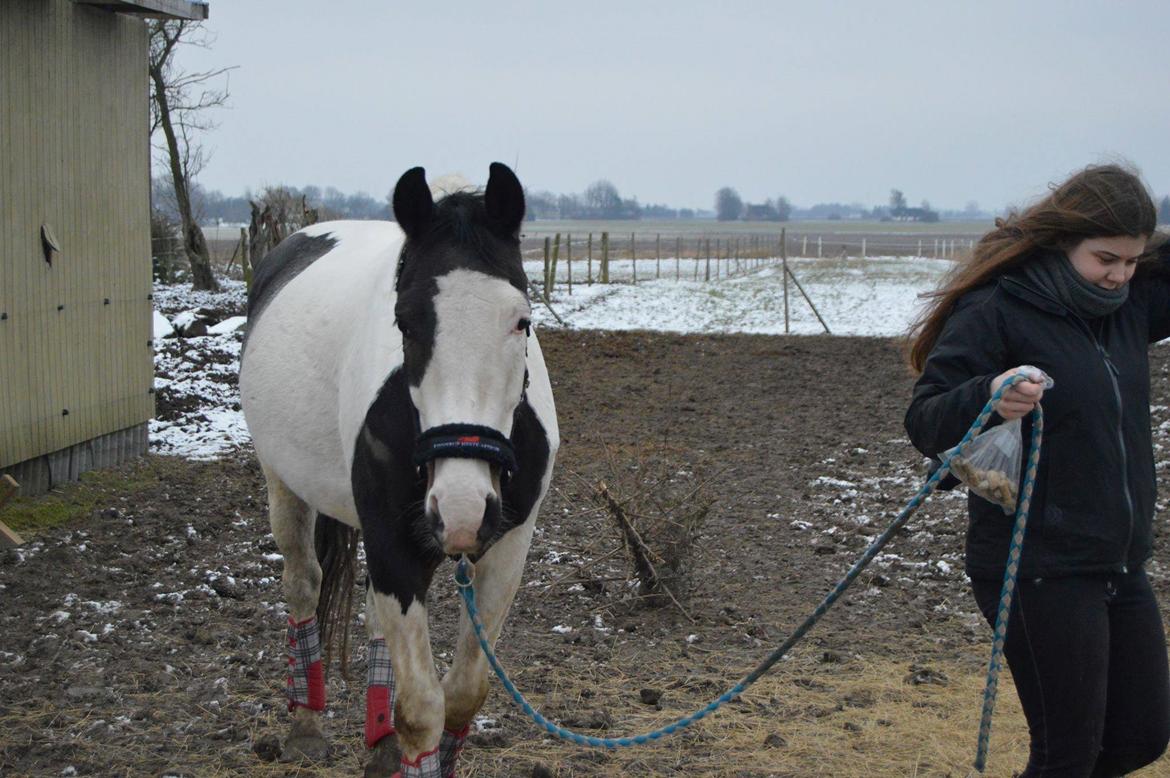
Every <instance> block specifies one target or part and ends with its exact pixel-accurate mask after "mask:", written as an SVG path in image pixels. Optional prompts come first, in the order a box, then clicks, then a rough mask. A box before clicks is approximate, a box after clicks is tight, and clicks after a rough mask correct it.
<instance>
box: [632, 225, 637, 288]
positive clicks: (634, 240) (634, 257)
mask: <svg viewBox="0 0 1170 778" xmlns="http://www.w3.org/2000/svg"><path fill="white" fill-rule="evenodd" d="M630 272H631V273H633V277H634V285H635V286H636V285H637V284H638V240H637V238H635V237H634V233H632V232H631V233H630Z"/></svg>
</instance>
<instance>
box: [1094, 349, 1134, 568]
mask: <svg viewBox="0 0 1170 778" xmlns="http://www.w3.org/2000/svg"><path fill="white" fill-rule="evenodd" d="M1093 340H1094V341H1095V342H1096V345H1097V351H1098V352H1100V354H1101V359H1103V360H1105V367H1106V368H1107V369H1108V371H1109V380H1110V381H1112V382H1113V397H1114V399H1116V400H1117V442H1118V443H1120V444H1121V478H1122V486H1123V487H1124V488H1123V489H1122V492H1123V493H1124V494H1125V506H1126V509H1127V510H1128V513H1129V533H1128V534H1127V535H1126V538H1125V559H1124V560H1123V561H1122V563H1121V572H1122V573H1128V572H1129V562H1128V560H1129V547H1130V546H1131V545H1132V544H1133V497H1132V496H1131V495H1130V492H1129V456H1128V455H1127V454H1126V453H1125V430H1123V429H1122V423H1123V422H1124V420H1125V412H1124V408H1123V407H1122V403H1121V385H1120V384H1118V382H1117V378H1118V376H1119V375H1120V374H1121V373H1120V371H1119V370H1118V369H1117V366H1116V365H1114V364H1113V360H1111V359H1110V358H1109V352H1108V351H1106V350H1105V349H1104V347H1103V346H1102V345H1101V343H1100V341H1097V339H1096V337H1094V338H1093Z"/></svg>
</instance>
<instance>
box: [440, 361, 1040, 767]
mask: <svg viewBox="0 0 1170 778" xmlns="http://www.w3.org/2000/svg"><path fill="white" fill-rule="evenodd" d="M1022 380H1025V378H1024V377H1023V376H1010V377H1009V378H1008V379H1007V380H1005V381H1004V383H1003V385H1002V386H1000V388H999V389H998V390H997V391H996V392H995V393H993V394H992V396H991V398H990V399H989V400H988V401H987V404H986V405H985V406H984V407H983V410H982V411H981V412H980V414H979V416H978V418H976V419H975V422H974V423H973V424H972V425H971V428H970V429H969V430H967V434H966V435H964V436H963V439H962V440H961V441H959V444H958V445H957V446H956V447H954V448H953V449H951V453H950V454H949V455H947V456H945V457H944V458H943V460H942V464H941V466H940V467H939V468H938V469H937V470H935V471H934V473H932V474H931V476H930V477H929V478H928V479H927V480H926V483H925V484H923V485H922V487H921V488H920V489H919V490H918V492H917V494H915V495H914V497H913V498H912V499H911V500H910V502H909V503H907V505H906V507H905V508H903V509H902V512H901V513H899V514H898V516H897V517H896V518H895V519H894V520H893V522H891V523H890V526H889V527H887V528H886V530H885V531H884V532H882V534H880V535H879V536H878V537H877V538H875V539H874V540H873V542H871V543H870V544H869V546H868V547H867V548H866V550H865V553H863V554H862V555H861V558H860V559H858V560H857V561H856V562H855V563H854V564H853V566H852V567H851V568H849V572H847V573H846V574H845V577H844V578H842V579H841V580H840V581H838V582H837V585H836V586H834V587H833V590H832V591H831V592H829V594H828V595H826V596H825V598H824V599H823V600H822V601H821V602H820V604H819V605H817V607H816V609H815V610H813V612H812V614H810V615H809V616H808V618H806V619H805V620H804V622H803V623H801V625H800V626H799V627H797V628H796V629H795V630H794V631H793V632H792V634H791V635H789V636H788V638H787V639H786V640H785V641H784V642H783V643H782V644H781V645H780V646H779V647H778V648H776V650H774V651H773V652H772V653H771V654H769V655H768V656H767V657H766V658H765V659H764V661H762V662H760V664H759V665H757V666H756V668H755V669H754V670H752V671H751V672H750V673H748V674H747V675H746V676H744V677H743V679H742V680H741V681H740V682H739V683H737V684H736V685H735V686H733V687H731V688H730V689H728V690H727V691H726V692H724V693H723V694H722V695H720V696H719V697H718V698H717V699H715V700H714V701H712V702H711V703H709V704H707V705H706V706H704V707H703V708H700V709H699V710H697V711H695V712H694V713H691V714H690V715H687V716H684V717H682V718H680V719H678V720H677V721H675V722H674V723H672V724H668V725H666V726H664V727H661V728H659V729H656V730H654V731H653V732H647V733H644V734H640V735H634V736H632V737H618V738H601V737H593V736H589V735H581V734H579V733H576V732H573V731H571V730H568V729H565V728H564V727H561V726H559V725H557V724H554V723H553V722H551V721H549V720H548V719H546V718H545V717H544V716H542V715H541V714H540V712H539V711H537V710H536V709H535V708H533V707H532V705H531V704H530V703H529V702H528V700H526V699H525V698H524V695H523V694H521V693H520V691H519V690H517V689H516V686H515V684H513V683H512V681H511V679H510V678H508V674H507V673H506V672H505V671H504V668H503V667H502V666H501V665H500V661H499V659H497V658H496V655H495V652H493V651H492V648H491V646H490V645H489V644H488V641H487V636H486V634H485V630H484V627H483V624H482V623H481V622H480V618H479V610H478V608H477V607H476V604H475V586H474V583H473V581H472V570H473V569H474V568H473V566H472V565H471V563H470V562H469V561H468V560H467V558H466V557H464V558H462V559H460V560H459V563H458V565H457V566H456V569H455V583H456V585H457V586H458V588H459V593H460V595H461V596H462V598H463V603H464V605H465V606H466V608H467V615H468V618H469V619H470V621H471V626H472V628H473V629H474V630H475V636H476V639H477V640H478V642H479V647H480V649H482V650H483V653H484V656H486V657H487V660H488V663H489V664H490V665H491V668H492V671H493V672H495V674H496V677H497V678H499V679H500V683H502V684H503V686H504V689H505V690H506V691H507V692H508V694H509V696H511V698H512V700H513V701H515V703H516V704H517V706H519V707H520V709H521V710H523V711H524V713H525V714H526V715H527V716H528V717H529V718H531V719H532V720H533V721H534V722H536V724H537V725H538V726H540V727H541V728H542V729H544V730H545V731H546V732H548V733H549V734H552V735H555V736H556V737H558V738H561V739H562V740H568V741H570V742H573V743H576V744H578V745H583V746H594V747H598V748H611V749H612V748H621V747H628V746H635V745H641V744H643V743H648V742H650V741H653V740H658V739H660V738H663V737H665V736H667V735H671V734H673V733H675V732H677V731H678V730H680V729H683V728H685V727H688V726H690V725H691V724H693V723H695V722H696V721H699V720H700V719H703V718H705V717H706V716H708V715H709V714H711V713H714V712H715V711H716V710H718V709H719V708H720V707H722V706H723V705H725V704H726V703H728V702H730V701H731V700H734V699H735V698H736V697H738V696H739V695H740V694H742V693H743V692H744V690H746V689H747V688H748V687H749V686H751V685H752V684H753V683H755V682H756V681H757V680H759V679H760V677H761V676H763V675H764V674H765V673H767V672H768V670H769V669H771V667H772V666H773V665H775V664H776V663H777V662H779V661H780V660H781V659H782V658H783V657H784V655H785V654H787V653H788V652H789V651H790V650H791V649H792V647H793V646H794V645H796V644H797V643H798V642H800V640H801V639H802V638H803V637H804V636H805V634H806V633H807V632H808V631H809V630H810V629H812V627H813V626H814V625H815V624H816V623H817V622H818V621H820V619H821V617H822V616H824V615H825V613H827V612H828V610H829V608H831V607H832V606H833V604H834V603H835V602H836V601H837V600H838V598H840V597H841V595H842V594H844V593H845V590H846V589H848V588H849V587H850V586H851V585H852V584H853V582H854V580H856V579H857V577H858V576H859V575H860V574H861V572H862V571H863V570H864V569H865V568H866V567H867V566H868V565H869V563H870V562H872V561H873V559H874V557H876V556H877V555H878V553H879V552H880V551H881V550H882V548H884V547H885V545H886V544H887V543H889V541H890V540H891V539H893V537H894V534H895V533H896V532H897V531H898V530H899V529H901V528H902V526H903V525H905V524H906V522H907V521H909V519H910V517H911V516H912V515H913V514H914V512H915V511H916V510H918V508H919V507H920V506H921V505H922V503H923V502H925V501H926V498H927V497H928V496H929V495H930V493H931V492H933V491H934V490H935V488H936V487H937V486H938V484H939V482H940V481H942V479H943V478H945V477H946V475H947V473H949V472H950V462H951V459H952V458H953V457H954V456H956V455H958V454H962V453H963V452H964V451H965V450H966V446H967V444H969V443H970V442H971V441H972V440H974V439H975V437H976V436H977V435H978V434H979V433H980V432H982V430H983V427H984V426H985V425H986V424H987V420H988V419H989V418H990V416H991V413H992V411H993V410H994V409H995V406H996V404H997V403H998V402H999V400H1000V398H1001V397H1002V396H1003V393H1004V392H1005V391H1006V390H1007V389H1008V387H1009V386H1011V385H1012V384H1014V383H1017V382H1018V381H1022ZM1039 444H1040V439H1039V437H1038V436H1037V435H1036V434H1035V433H1033V435H1032V445H1033V447H1034V450H1033V451H1032V452H1030V455H1029V461H1030V462H1032V461H1033V460H1035V461H1038V460H1039V455H1040V450H1039ZM1030 467H1031V466H1030ZM1029 472H1030V473H1032V472H1033V471H1032V470H1031V469H1030V470H1029ZM1033 474H1034V473H1033ZM1026 489H1027V494H1028V496H1029V497H1030V496H1031V487H1030V484H1029V485H1026ZM1020 515H1022V516H1023V517H1024V518H1025V519H1026V517H1027V507H1026V505H1025V507H1024V508H1023V512H1022V513H1021V514H1020ZM1021 541H1022V531H1021ZM1017 559H1018V555H1017ZM1017 567H1018V565H1017ZM1013 575H1014V574H1013ZM1013 584H1014V577H1013ZM1005 624H1006V622H1005ZM1005 630H1006V626H1005ZM994 663H995V658H994V655H993V664H994ZM997 673H998V671H997ZM990 683H991V679H990V678H989V684H990ZM993 699H994V695H993ZM993 705H994V703H993ZM985 710H987V709H986V707H985Z"/></svg>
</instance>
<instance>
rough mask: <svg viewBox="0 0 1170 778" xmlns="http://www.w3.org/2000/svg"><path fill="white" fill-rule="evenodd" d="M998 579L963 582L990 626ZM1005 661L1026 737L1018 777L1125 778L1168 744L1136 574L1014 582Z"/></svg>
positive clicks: (1157, 635) (1158, 641) (1157, 650)
mask: <svg viewBox="0 0 1170 778" xmlns="http://www.w3.org/2000/svg"><path fill="white" fill-rule="evenodd" d="M1002 583H1003V582H1002V581H1000V580H994V581H993V580H972V582H971V585H972V589H973V590H974V593H975V601H976V602H977V603H978V604H979V610H980V611H981V612H982V613H983V616H984V618H986V619H987V621H988V623H990V624H992V625H993V627H994V624H995V616H996V610H997V608H998V606H999V594H1000V587H1001V586H1002ZM1004 655H1005V657H1006V659H1007V662H1008V666H1009V667H1010V668H1011V672H1012V679H1013V680H1014V681H1015V684H1016V691H1017V693H1018V694H1019V696H1020V703H1021V705H1022V707H1023V709H1024V716H1025V717H1026V718H1027V720H1028V731H1029V734H1030V736H1031V754H1030V757H1029V759H1028V767H1027V769H1026V770H1025V771H1024V772H1023V774H1022V775H1021V777H1020V778H1066V776H1067V777H1068V778H1072V777H1073V776H1076V777H1077V778H1087V777H1088V776H1092V777H1093V778H1104V777H1105V776H1116V775H1125V774H1126V773H1128V772H1131V771H1133V770H1137V769H1138V768H1140V767H1142V766H1144V765H1147V764H1149V763H1150V762H1153V761H1154V760H1156V759H1157V758H1158V757H1159V756H1161V755H1162V752H1163V751H1165V750H1166V744H1167V741H1168V740H1170V673H1168V669H1167V660H1166V635H1165V632H1164V631H1163V628H1162V618H1161V615H1160V614H1159V612H1158V603H1157V601H1156V600H1155V599H1154V592H1153V590H1152V589H1151V588H1150V582H1149V580H1148V579H1147V578H1146V574H1145V571H1144V570H1139V571H1137V572H1132V573H1127V574H1110V575H1094V576H1074V577H1069V578H1044V579H1032V580H1023V579H1021V580H1020V581H1019V582H1018V584H1017V587H1016V594H1015V599H1014V601H1013V603H1012V612H1011V615H1010V618H1009V620H1008V631H1007V640H1006V642H1005V644H1004Z"/></svg>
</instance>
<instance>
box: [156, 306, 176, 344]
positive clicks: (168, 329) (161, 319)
mask: <svg viewBox="0 0 1170 778" xmlns="http://www.w3.org/2000/svg"><path fill="white" fill-rule="evenodd" d="M152 329H153V332H154V339H155V340H161V339H163V338H169V337H170V336H171V335H174V334H175V328H174V327H173V326H172V325H171V322H170V320H169V319H167V317H166V316H163V315H162V314H161V313H159V312H158V311H154V324H153V325H152Z"/></svg>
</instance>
